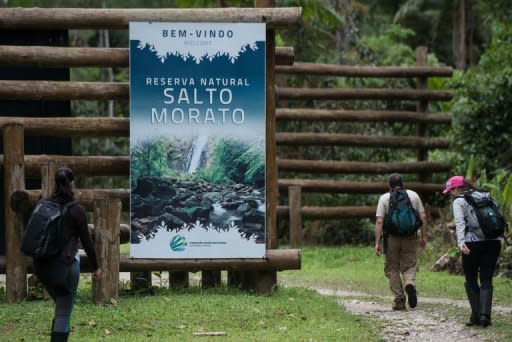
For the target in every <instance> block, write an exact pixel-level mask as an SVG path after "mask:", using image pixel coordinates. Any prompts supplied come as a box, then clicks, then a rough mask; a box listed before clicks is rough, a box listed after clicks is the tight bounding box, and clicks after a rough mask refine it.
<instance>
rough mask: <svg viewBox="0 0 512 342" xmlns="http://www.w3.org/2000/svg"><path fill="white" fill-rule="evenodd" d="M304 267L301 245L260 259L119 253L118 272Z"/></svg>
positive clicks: (2, 263) (85, 266)
mask: <svg viewBox="0 0 512 342" xmlns="http://www.w3.org/2000/svg"><path fill="white" fill-rule="evenodd" d="M20 260H21V261H22V262H23V263H24V264H25V265H26V266H27V270H28V271H29V272H32V271H33V268H32V260H31V258H27V257H24V256H23V257H22V258H21V259H20ZM5 268H6V258H5V257H3V256H0V273H4V272H5ZM80 268H81V270H82V271H84V272H90V271H91V267H90V265H89V262H88V258H87V255H85V254H81V255H80ZM300 268H301V250H300V249H274V250H272V249H267V251H266V253H265V258H261V259H184V260H180V259H132V258H130V257H129V256H128V255H127V254H120V256H119V272H145V271H168V270H169V269H172V270H177V271H187V272H197V271H201V270H212V271H220V270H228V271H243V270H250V271H265V270H274V271H284V270H298V269H300Z"/></svg>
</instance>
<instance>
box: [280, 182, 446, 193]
mask: <svg viewBox="0 0 512 342" xmlns="http://www.w3.org/2000/svg"><path fill="white" fill-rule="evenodd" d="M278 184H279V190H280V191H288V187H290V186H300V187H301V189H302V191H304V192H323V193H346V194H379V193H384V192H387V191H388V190H389V188H388V184H387V183H381V182H349V181H338V180H330V179H279V181H278ZM407 188H408V189H411V190H414V191H417V192H422V193H435V192H441V191H442V190H443V189H444V186H443V185H442V184H429V183H417V182H407Z"/></svg>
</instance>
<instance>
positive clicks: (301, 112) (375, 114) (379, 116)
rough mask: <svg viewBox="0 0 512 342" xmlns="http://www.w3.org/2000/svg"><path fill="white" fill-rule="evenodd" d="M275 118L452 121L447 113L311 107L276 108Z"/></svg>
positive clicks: (354, 120) (447, 123) (442, 122)
mask: <svg viewBox="0 0 512 342" xmlns="http://www.w3.org/2000/svg"><path fill="white" fill-rule="evenodd" d="M276 118H277V120H301V121H337V122H340V121H349V122H372V121H378V122H410V123H417V122H421V123H425V124H446V125H449V124H451V123H452V117H451V115H450V114H448V113H418V112H408V111H384V110H383V111H363V110H339V109H313V108H278V109H276Z"/></svg>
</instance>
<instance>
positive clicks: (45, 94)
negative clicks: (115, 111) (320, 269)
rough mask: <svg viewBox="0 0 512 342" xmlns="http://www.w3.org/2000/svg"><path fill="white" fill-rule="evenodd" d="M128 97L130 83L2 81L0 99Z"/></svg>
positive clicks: (0, 83)
mask: <svg viewBox="0 0 512 342" xmlns="http://www.w3.org/2000/svg"><path fill="white" fill-rule="evenodd" d="M128 97H129V85H128V83H120V82H75V81H69V82H68V81H0V100H24V101H28V100H37V101H68V100H128Z"/></svg>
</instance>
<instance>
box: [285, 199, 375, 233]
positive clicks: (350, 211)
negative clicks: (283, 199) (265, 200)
mask: <svg viewBox="0 0 512 342" xmlns="http://www.w3.org/2000/svg"><path fill="white" fill-rule="evenodd" d="M292 210H293V209H292V208H291V206H289V205H279V206H278V207H277V216H278V217H285V216H292V215H296V214H292V212H291V211H292ZM376 210H377V207H374V206H337V207H320V206H301V207H300V216H301V217H302V218H311V219H326V218H337V219H339V218H366V217H368V218H375V211H376ZM298 231H299V230H298Z"/></svg>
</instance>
